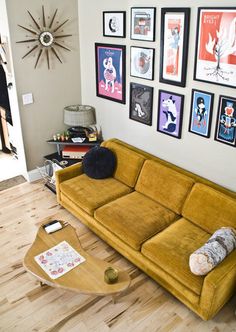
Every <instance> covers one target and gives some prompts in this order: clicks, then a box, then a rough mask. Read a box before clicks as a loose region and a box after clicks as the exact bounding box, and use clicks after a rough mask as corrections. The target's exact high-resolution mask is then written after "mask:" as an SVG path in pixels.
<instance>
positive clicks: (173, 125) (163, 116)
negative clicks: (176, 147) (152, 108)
mask: <svg viewBox="0 0 236 332" xmlns="http://www.w3.org/2000/svg"><path fill="white" fill-rule="evenodd" d="M183 108H184V95H182V94H179V93H175V92H172V91H166V90H159V94H158V110H157V131H159V132H161V133H162V134H165V135H169V136H172V137H174V138H178V139H180V138H181V133H182V122H183Z"/></svg>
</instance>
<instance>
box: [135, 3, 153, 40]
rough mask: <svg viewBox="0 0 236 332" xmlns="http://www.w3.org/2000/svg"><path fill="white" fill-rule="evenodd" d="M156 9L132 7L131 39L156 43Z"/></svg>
mask: <svg viewBox="0 0 236 332" xmlns="http://www.w3.org/2000/svg"><path fill="white" fill-rule="evenodd" d="M155 32H156V8H155V7H132V8H131V12H130V39H132V40H144V41H151V42H152V41H155Z"/></svg>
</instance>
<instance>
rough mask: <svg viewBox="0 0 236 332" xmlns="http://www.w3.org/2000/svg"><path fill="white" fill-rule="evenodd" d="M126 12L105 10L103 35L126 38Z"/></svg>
mask: <svg viewBox="0 0 236 332" xmlns="http://www.w3.org/2000/svg"><path fill="white" fill-rule="evenodd" d="M125 35H126V12H123V11H117V12H115V11H113V12H103V36H104V37H120V38H125Z"/></svg>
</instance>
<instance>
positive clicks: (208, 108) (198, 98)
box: [189, 89, 214, 137]
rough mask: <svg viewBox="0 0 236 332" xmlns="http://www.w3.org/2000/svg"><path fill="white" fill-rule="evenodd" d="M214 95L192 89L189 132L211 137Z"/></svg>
mask: <svg viewBox="0 0 236 332" xmlns="http://www.w3.org/2000/svg"><path fill="white" fill-rule="evenodd" d="M213 100H214V94H213V93H210V92H205V91H199V90H195V89H192V101H191V109H190V118H189V131H190V132H192V133H194V134H197V135H201V136H204V137H210V130H211V118H212V107H213Z"/></svg>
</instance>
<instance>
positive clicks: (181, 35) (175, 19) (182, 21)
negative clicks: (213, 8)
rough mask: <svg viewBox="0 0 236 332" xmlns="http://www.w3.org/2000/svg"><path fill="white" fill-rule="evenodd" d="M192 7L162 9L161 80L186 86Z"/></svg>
mask: <svg viewBox="0 0 236 332" xmlns="http://www.w3.org/2000/svg"><path fill="white" fill-rule="evenodd" d="M189 21H190V8H162V9H161V47H160V82H163V83H168V84H173V85H178V86H185V84H186V68H187V57H188V38H189Z"/></svg>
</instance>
